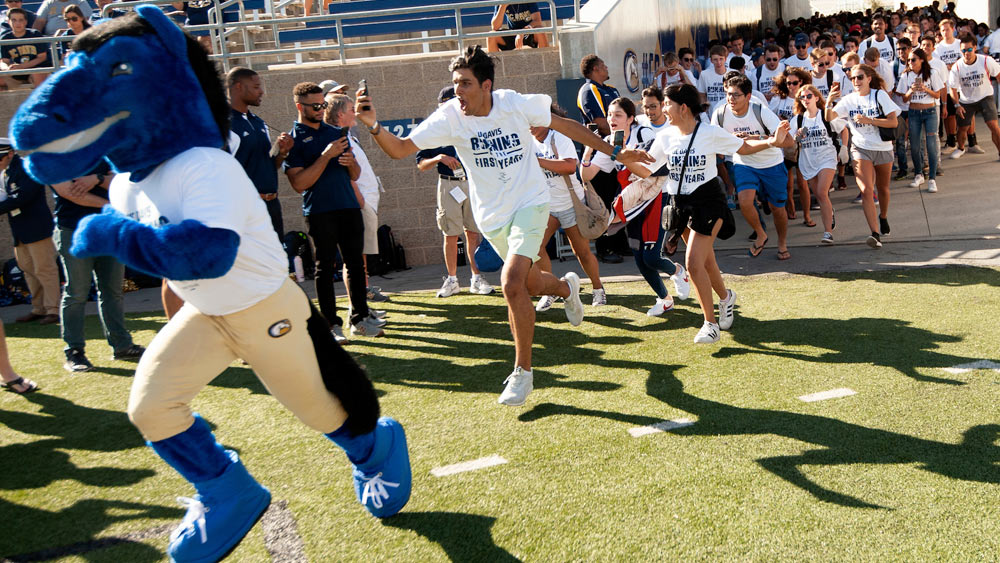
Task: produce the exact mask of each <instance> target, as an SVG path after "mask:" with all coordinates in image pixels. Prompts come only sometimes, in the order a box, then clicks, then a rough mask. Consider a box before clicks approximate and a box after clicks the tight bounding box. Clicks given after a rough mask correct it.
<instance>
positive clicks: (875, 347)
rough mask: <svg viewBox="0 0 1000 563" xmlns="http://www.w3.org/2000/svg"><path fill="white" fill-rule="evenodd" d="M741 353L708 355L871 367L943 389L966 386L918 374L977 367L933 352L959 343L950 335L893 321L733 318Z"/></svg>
mask: <svg viewBox="0 0 1000 563" xmlns="http://www.w3.org/2000/svg"><path fill="white" fill-rule="evenodd" d="M731 334H732V336H733V340H734V341H735V342H736V343H737V344H739V345H740V346H741V347H739V348H736V347H724V348H720V349H719V350H718V351H716V352H715V353H714V354H713V355H714V356H715V357H717V358H730V357H733V356H738V355H743V354H762V355H771V356H779V357H783V358H790V359H795V360H801V361H805V362H815V363H828V364H845V365H850V364H871V365H874V366H883V367H889V368H892V369H895V370H897V371H899V372H900V373H901V374H903V375H905V376H907V377H909V378H912V379H914V380H916V381H922V382H925V383H940V384H946V385H965V382H963V381H959V380H955V379H948V378H945V377H937V376H933V375H926V374H923V373H920V372H919V371H918V370H919V369H922V368H936V369H941V368H948V367H953V366H956V365H960V364H965V363H970V362H974V361H977V360H978V359H979V358H964V357H961V356H955V355H952V354H945V353H941V352H939V351H938V350H939V349H940V348H941V346H942V345H943V344H951V343H955V342H961V340H962V339H961V338H960V337H958V336H953V335H950V334H939V333H935V332H931V331H929V330H925V329H922V328H917V327H914V326H912V325H911V324H910V323H909V322H907V321H903V320H898V319H882V318H869V317H859V318H854V319H845V320H837V319H820V318H812V319H776V320H769V321H759V320H757V319H754V318H751V317H742V316H739V315H738V314H737V319H736V323H735V324H734V325H733V330H732V331H731ZM793 347H813V348H822V349H824V350H827V351H826V352H822V353H819V354H818V355H817V354H815V353H801V352H797V351H795V350H792V349H789V348H793Z"/></svg>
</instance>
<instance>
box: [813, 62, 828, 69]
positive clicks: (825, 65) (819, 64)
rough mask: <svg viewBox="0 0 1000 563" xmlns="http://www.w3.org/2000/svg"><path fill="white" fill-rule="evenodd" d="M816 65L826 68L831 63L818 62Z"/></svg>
mask: <svg viewBox="0 0 1000 563" xmlns="http://www.w3.org/2000/svg"><path fill="white" fill-rule="evenodd" d="M816 66H818V67H819V68H825V67H828V66H830V63H816Z"/></svg>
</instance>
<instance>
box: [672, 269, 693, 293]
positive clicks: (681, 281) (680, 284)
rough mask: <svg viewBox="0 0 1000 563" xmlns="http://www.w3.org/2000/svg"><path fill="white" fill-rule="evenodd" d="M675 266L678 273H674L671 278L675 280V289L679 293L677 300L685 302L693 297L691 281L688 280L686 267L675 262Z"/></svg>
mask: <svg viewBox="0 0 1000 563" xmlns="http://www.w3.org/2000/svg"><path fill="white" fill-rule="evenodd" d="M674 265H675V266H677V271H676V272H674V275H672V276H670V279H672V280H674V289H675V290H676V291H677V298H678V299H680V300H681V301H684V300H685V299H687V298H688V296H689V295H691V281H690V280H689V279H688V273H687V270H685V269H684V266H681V265H680V264H678V263H676V262H674Z"/></svg>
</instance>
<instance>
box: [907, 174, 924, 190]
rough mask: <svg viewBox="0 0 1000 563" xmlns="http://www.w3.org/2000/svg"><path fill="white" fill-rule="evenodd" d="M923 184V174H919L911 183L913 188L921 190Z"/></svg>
mask: <svg viewBox="0 0 1000 563" xmlns="http://www.w3.org/2000/svg"><path fill="white" fill-rule="evenodd" d="M923 183H924V175H923V174H917V175H916V176H914V177H913V181H912V182H910V187H911V188H919V187H920V186H921V184H923Z"/></svg>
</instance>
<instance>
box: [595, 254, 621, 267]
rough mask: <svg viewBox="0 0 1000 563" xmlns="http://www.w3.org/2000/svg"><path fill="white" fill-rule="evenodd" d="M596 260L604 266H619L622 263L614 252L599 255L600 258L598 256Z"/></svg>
mask: <svg viewBox="0 0 1000 563" xmlns="http://www.w3.org/2000/svg"><path fill="white" fill-rule="evenodd" d="M598 258H599V259H600V260H601V262H604V263H605V264H621V263H622V262H623V259H622V257H621V256H619V255H618V254H616V253H614V252H608V253H607V254H601V255H600V256H598Z"/></svg>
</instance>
